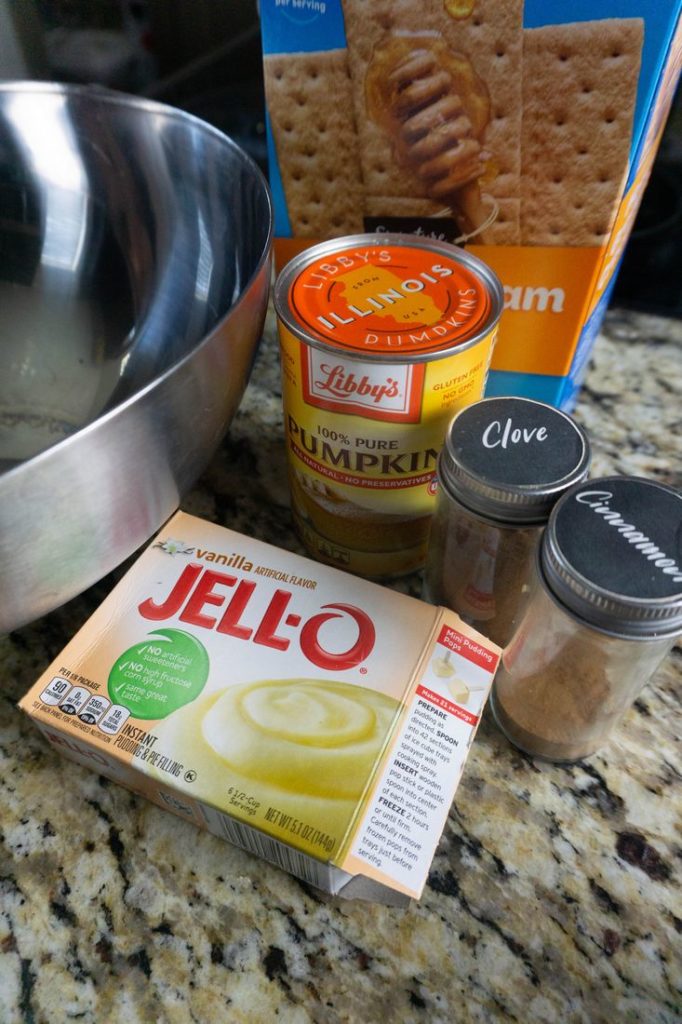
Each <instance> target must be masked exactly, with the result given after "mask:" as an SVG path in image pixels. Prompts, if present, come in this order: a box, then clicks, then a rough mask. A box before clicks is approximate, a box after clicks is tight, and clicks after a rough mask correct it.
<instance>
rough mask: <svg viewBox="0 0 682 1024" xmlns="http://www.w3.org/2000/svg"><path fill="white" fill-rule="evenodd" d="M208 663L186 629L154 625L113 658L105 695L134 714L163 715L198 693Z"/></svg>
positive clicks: (203, 683) (154, 716)
mask: <svg viewBox="0 0 682 1024" xmlns="http://www.w3.org/2000/svg"><path fill="white" fill-rule="evenodd" d="M208 667H209V660H208V654H207V653H206V649H205V647H204V646H203V644H201V643H200V642H199V641H198V640H197V639H196V638H195V637H193V636H192V635H191V634H190V633H185V632H184V631H183V630H181V629H157V630H155V632H153V633H150V634H149V639H147V640H142V641H141V642H140V643H137V644H134V645H133V646H132V647H129V648H128V650H127V651H124V653H123V654H121V656H120V657H119V658H117V659H116V661H115V663H114V665H113V667H112V669H111V672H110V673H109V682H108V689H109V696H110V698H111V700H112V701H113V702H114V703H115V704H121V705H123V707H126V708H128V710H129V711H130V713H131V715H132V716H133V717H134V718H143V719H147V720H148V719H156V718H166V717H167V716H168V715H170V714H171V713H172V712H173V711H176V710H177V709H178V708H181V707H183V705H184V704H189V703H190V701H193V700H194V699H195V698H196V697H198V696H199V694H200V693H201V691H202V690H203V688H204V686H205V684H206V680H207V679H208Z"/></svg>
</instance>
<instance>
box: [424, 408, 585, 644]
mask: <svg viewBox="0 0 682 1024" xmlns="http://www.w3.org/2000/svg"><path fill="white" fill-rule="evenodd" d="M589 462H590V448H589V442H588V439H587V437H586V435H585V433H584V432H583V431H582V430H581V428H580V427H579V426H578V425H577V424H576V423H575V422H574V421H573V420H572V419H571V417H570V416H568V415H567V414H566V413H562V412H560V411H559V410H557V409H554V408H553V407H551V406H548V405H545V404H543V403H542V402H535V401H531V400H530V399H524V398H490V399H484V400H483V401H480V402H477V403H475V404H474V405H472V406H470V407H469V408H468V409H465V410H463V411H462V412H461V413H459V415H458V416H456V417H455V419H454V420H453V421H452V423H451V424H450V427H449V429H448V433H447V435H446V439H445V445H444V447H443V450H442V452H441V455H440V459H439V463H438V483H439V492H438V500H437V504H436V513H435V517H434V521H433V525H432V529H431V538H430V544H429V554H428V559H427V567H426V573H425V581H424V595H425V597H426V598H427V599H428V600H430V601H433V602H434V603H436V604H444V605H446V606H448V607H450V608H452V609H454V611H456V612H457V613H458V614H459V615H460V616H461V617H462V618H463V619H464V621H465V622H468V623H470V624H471V625H475V626H476V628H478V629H480V631H481V632H482V633H484V634H485V635H486V636H488V637H490V639H491V640H493V641H494V642H495V643H496V644H499V645H500V646H504V645H505V644H506V643H507V641H508V640H509V639H510V637H511V635H512V633H513V631H514V628H515V626H516V625H517V623H518V621H519V618H520V615H521V612H522V610H523V607H524V604H525V601H526V599H527V596H528V593H529V585H530V580H531V578H532V575H533V561H534V557H535V551H536V548H537V544H538V541H539V538H540V535H541V533H542V530H543V528H544V526H545V524H546V522H547V519H548V517H549V514H550V511H551V509H552V507H553V505H554V504H555V502H556V501H557V499H558V498H559V497H560V496H561V495H562V494H563V493H564V492H565V491H566V490H567V489H568V488H569V487H571V486H572V485H573V484H575V483H576V482H578V481H580V480H582V479H583V478H584V477H585V476H586V474H587V471H588V467H589Z"/></svg>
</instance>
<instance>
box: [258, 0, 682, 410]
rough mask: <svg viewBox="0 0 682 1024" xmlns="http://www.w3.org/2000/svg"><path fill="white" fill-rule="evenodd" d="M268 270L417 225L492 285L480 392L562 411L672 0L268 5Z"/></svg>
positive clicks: (611, 241)
mask: <svg viewBox="0 0 682 1024" xmlns="http://www.w3.org/2000/svg"><path fill="white" fill-rule="evenodd" d="M260 12H261V24H262V36H263V52H264V58H263V62H264V76H265V88H266V98H267V108H268V137H269V161H270V181H271V186H272V191H273V194H274V199H275V209H276V223H275V234H276V244H275V256H276V261H277V264H278V267H280V268H281V266H282V265H283V264H284V263H285V262H286V261H287V260H288V259H289V258H290V257H291V256H292V255H294V254H295V253H296V252H298V251H300V250H301V249H302V248H305V247H307V246H308V245H310V244H311V243H312V242H313V241H319V240H321V239H325V238H329V237H333V236H337V235H347V234H356V233H360V232H372V233H382V232H386V231H401V232H415V233H416V234H420V235H425V236H427V237H433V238H437V239H442V240H446V241H450V242H455V243H457V244H459V245H463V246H465V247H466V248H468V249H470V250H471V251H472V252H473V253H475V254H476V255H477V256H479V257H481V258H482V259H483V260H484V261H485V262H486V263H488V264H489V265H490V266H491V267H492V268H493V270H495V271H496V272H497V274H498V276H499V277H500V279H501V281H502V283H503V285H504V294H505V311H504V313H503V316H502V321H501V325H500V333H499V338H498V341H497V345H496V349H495V353H494V355H493V361H492V364H491V371H490V375H489V378H488V385H487V394H488V395H505V394H517V395H525V396H527V397H529V398H536V399H540V400H542V401H545V402H550V403H552V404H554V405H557V406H561V407H570V406H571V405H572V404H573V402H574V400H575V397H576V394H577V391H578V388H579V386H580V381H581V378H582V374H583V371H584V369H585V366H586V362H587V357H588V354H589V351H590V348H591V346H592V343H593V341H594V339H595V338H596V335H597V332H598V329H599V325H600V322H601V319H602V317H603V314H604V312H605V309H606V304H607V302H608V297H609V293H610V287H611V285H612V284H613V282H614V275H615V272H616V269H617V267H618V264H619V261H620V257H621V255H622V252H623V249H624V246H625V243H626V241H627V238H628V234H629V232H630V229H631V226H632V223H633V220H634V217H635V214H636V212H637V208H638V206H639V202H640V199H641V196H642V192H643V190H644V187H645V185H646V183H647V180H648V178H649V173H650V170H651V166H652V162H653V159H654V155H655V152H656V149H657V146H658V143H659V141H660V137H661V134H662V131H663V127H664V124H665V119H666V115H667V113H668V110H669V106H670V103H671V101H672V97H673V92H674V88H675V84H676V80H677V78H678V75H679V68H680V59H681V52H682V34H681V32H680V29H679V15H680V3H679V0H553V2H552V3H547V2H546V0H525V2H524V0H261V3H260Z"/></svg>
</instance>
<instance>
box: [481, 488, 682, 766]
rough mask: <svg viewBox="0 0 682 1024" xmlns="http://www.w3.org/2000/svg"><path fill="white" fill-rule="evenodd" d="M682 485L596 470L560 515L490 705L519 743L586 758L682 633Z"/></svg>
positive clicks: (559, 756) (532, 750)
mask: <svg viewBox="0 0 682 1024" xmlns="http://www.w3.org/2000/svg"><path fill="white" fill-rule="evenodd" d="M681 535H682V495H679V494H677V493H676V492H675V491H673V490H671V489H670V488H667V487H663V486H661V485H660V484H655V483H653V482H651V481H646V480H641V479H637V478H627V477H608V478H605V479H602V480H590V481H587V482H584V483H582V484H579V485H578V486H577V487H575V488H574V489H573V490H571V491H569V492H568V494H566V495H565V496H564V497H563V498H562V499H561V501H560V502H558V503H557V506H556V508H555V510H554V512H553V513H552V516H551V517H550V521H549V524H548V526H547V529H546V531H545V534H544V537H543V541H542V545H541V549H540V551H539V553H538V557H537V566H536V574H535V582H534V585H533V590H532V597H531V599H530V601H529V603H528V606H527V608H526V611H525V614H524V617H523V620H522V622H521V625H520V626H519V628H518V630H517V632H516V634H515V636H514V637H513V639H512V640H511V642H510V643H509V645H508V646H507V649H506V650H505V652H504V655H503V659H502V663H501V665H500V668H499V670H498V673H497V677H496V679H495V685H494V689H493V695H492V698H491V707H492V710H493V714H494V716H495V719H496V721H497V723H498V725H499V726H500V728H501V729H502V731H503V732H504V733H505V735H506V736H507V737H508V739H510V740H511V741H512V743H514V744H515V745H516V746H517V747H520V748H521V749H522V750H524V751H526V752H527V753H529V754H533V755H536V756H539V757H544V758H547V759H549V760H555V761H575V760H578V759H579V758H582V757H587V756H589V755H590V754H592V753H594V752H595V751H596V750H597V749H598V748H599V747H601V746H602V745H603V744H604V743H605V742H606V741H607V740H608V739H609V737H610V735H611V733H612V731H613V729H614V727H615V726H616V725H617V723H618V722H619V721H620V719H621V717H622V716H623V714H624V713H625V711H627V709H628V708H629V707H630V705H631V704H632V702H633V701H634V700H635V698H636V697H637V695H638V693H639V692H640V690H641V689H642V687H643V686H644V685H645V683H646V682H647V681H648V679H649V678H650V677H651V675H652V674H653V673H654V671H655V670H656V668H657V667H658V665H659V664H660V662H661V661H662V659H663V658H664V657H665V655H666V654H667V653H668V651H669V650H670V648H671V646H672V644H673V643H674V641H675V638H676V637H677V636H679V635H680V633H682V568H680V563H681V562H682V558H681V557H680V556H681V554H682V552H681V550H680V536H681Z"/></svg>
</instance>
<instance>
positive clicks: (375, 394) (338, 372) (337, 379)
mask: <svg viewBox="0 0 682 1024" xmlns="http://www.w3.org/2000/svg"><path fill="white" fill-rule="evenodd" d="M320 370H321V375H320V378H319V379H318V380H316V381H315V382H314V384H313V387H314V388H315V391H317V392H320V391H327V392H328V393H329V394H330V395H334V396H335V397H336V398H349V397H351V396H356V395H357V396H358V397H359V398H369V399H370V400H371V401H372V402H374V403H375V404H376V405H379V404H380V403H381V401H382V400H383V399H384V398H395V397H396V395H398V393H399V390H400V384H399V382H398V381H397V380H396V379H395V377H386V381H385V383H384V384H381V383H376V384H373V383H372V382H371V381H370V379H369V376H368V375H367V374H366V373H365V374H363V375H362V377H360V379H358V378H357V377H356V376H355V374H354V373H352V372H351V373H346V372H345V370H344V368H343V364H342V363H337V364H336V366H330V365H329V364H327V363H321V364H320Z"/></svg>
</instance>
